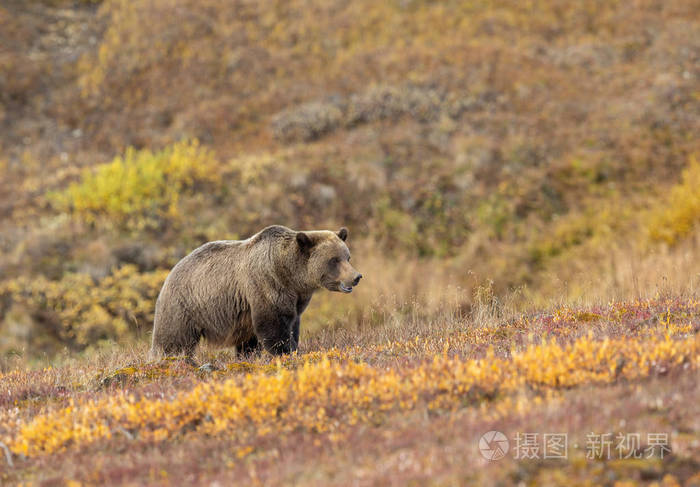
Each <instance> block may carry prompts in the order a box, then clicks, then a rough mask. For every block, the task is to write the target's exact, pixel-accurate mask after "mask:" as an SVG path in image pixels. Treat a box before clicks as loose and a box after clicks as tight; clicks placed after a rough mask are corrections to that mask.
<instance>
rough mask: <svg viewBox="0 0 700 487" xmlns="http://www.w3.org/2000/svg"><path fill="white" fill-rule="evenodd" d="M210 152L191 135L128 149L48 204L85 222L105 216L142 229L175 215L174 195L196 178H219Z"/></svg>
mask: <svg viewBox="0 0 700 487" xmlns="http://www.w3.org/2000/svg"><path fill="white" fill-rule="evenodd" d="M217 170H218V162H217V160H216V158H215V156H214V153H213V152H212V151H211V150H209V149H206V148H204V147H201V146H200V145H199V143H198V142H197V141H196V140H195V141H192V142H179V143H176V144H174V145H173V146H171V147H167V148H165V149H163V150H161V151H160V152H151V151H150V150H147V149H144V150H138V151H137V150H135V149H133V148H129V149H127V151H126V154H125V155H124V157H117V158H115V159H114V160H113V161H112V162H110V163H108V164H104V165H101V166H99V167H97V169H95V170H93V169H86V170H85V171H84V172H83V174H82V178H81V181H80V182H78V183H75V184H72V185H71V186H70V187H69V188H68V189H67V190H65V191H64V192H62V193H59V194H55V195H53V198H52V199H53V201H54V203H55V204H56V205H57V206H58V207H59V208H62V209H64V210H69V211H72V212H73V213H74V214H76V215H77V216H79V217H80V218H82V219H83V220H85V221H87V222H94V221H96V220H98V219H100V218H106V219H108V220H110V221H112V222H113V223H115V224H116V225H118V226H123V227H130V228H143V227H146V226H152V225H153V224H154V223H155V222H157V221H158V220H160V219H164V218H175V217H177V216H178V200H179V198H180V196H181V195H182V194H183V193H185V194H186V193H187V192H188V191H191V190H192V189H193V188H194V187H195V186H196V185H197V184H198V183H215V182H218V181H219V180H220V176H219V173H218V171H217Z"/></svg>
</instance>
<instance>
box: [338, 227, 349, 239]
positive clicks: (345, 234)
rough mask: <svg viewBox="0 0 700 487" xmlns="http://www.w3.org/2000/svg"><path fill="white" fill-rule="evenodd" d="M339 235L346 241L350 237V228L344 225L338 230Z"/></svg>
mask: <svg viewBox="0 0 700 487" xmlns="http://www.w3.org/2000/svg"><path fill="white" fill-rule="evenodd" d="M338 236H339V237H340V240H342V241H343V242H345V240H347V238H348V229H347V228H345V227H343V228H341V229H340V230H338Z"/></svg>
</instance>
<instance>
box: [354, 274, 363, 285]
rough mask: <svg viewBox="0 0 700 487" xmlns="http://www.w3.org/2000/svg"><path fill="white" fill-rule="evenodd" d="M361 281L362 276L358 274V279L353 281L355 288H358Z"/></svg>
mask: <svg viewBox="0 0 700 487" xmlns="http://www.w3.org/2000/svg"><path fill="white" fill-rule="evenodd" d="M360 279H362V274H358V275H357V277H356V278H355V280H354V281H352V285H353V286H357V285H358V284H359V283H360Z"/></svg>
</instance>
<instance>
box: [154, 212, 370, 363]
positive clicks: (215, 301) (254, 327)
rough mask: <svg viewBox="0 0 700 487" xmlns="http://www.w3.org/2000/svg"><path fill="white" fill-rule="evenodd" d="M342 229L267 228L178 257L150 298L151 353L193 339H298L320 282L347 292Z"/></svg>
mask: <svg viewBox="0 0 700 487" xmlns="http://www.w3.org/2000/svg"><path fill="white" fill-rule="evenodd" d="M347 237H348V231H347V229H346V228H341V229H340V231H338V232H331V231H326V230H320V231H308V232H306V231H305V232H297V231H294V230H290V229H289V228H286V227H283V226H278V225H275V226H271V227H267V228H265V229H264V230H262V231H261V232H259V233H257V234H255V235H253V236H252V237H250V238H248V239H246V240H220V241H216V242H209V243H206V244H204V245H202V246H201V247H199V248H197V249H196V250H194V251H192V253H190V254H189V255H187V256H186V257H184V258H183V259H182V260H180V262H178V263H177V264H176V265H175V267H173V270H172V271H171V272H170V274H169V275H168V277H167V279H166V280H165V283H164V284H163V288H162V289H161V291H160V294H159V295H158V300H157V301H156V314H155V321H154V324H153V341H152V345H151V353H152V354H154V355H156V356H157V355H159V354H161V353H165V354H169V355H171V354H180V353H184V354H185V355H188V356H189V355H191V354H192V353H193V351H194V349H195V347H196V346H197V343H198V342H199V340H200V338H202V337H204V338H206V339H207V341H209V342H211V343H215V344H219V345H223V346H235V347H236V348H237V349H238V350H239V351H242V352H244V353H245V352H249V351H252V350H255V349H258V348H259V347H260V346H261V345H262V347H264V348H265V350H267V351H268V352H270V353H272V354H283V353H290V352H293V351H295V350H296V349H297V346H298V344H299V325H300V318H301V314H302V313H303V312H304V310H305V309H306V307H307V306H308V304H309V301H310V300H311V296H312V295H313V293H314V292H315V291H317V290H319V289H321V288H324V287H325V288H326V289H328V290H330V291H340V292H344V293H349V292H352V288H353V286H356V285H357V284H358V283H359V282H360V279H361V278H362V275H361V274H360V273H359V272H357V271H356V270H355V269H354V268H353V267H352V265H350V251H349V250H348V247H347V245H345V240H346V239H347Z"/></svg>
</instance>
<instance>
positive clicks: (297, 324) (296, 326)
mask: <svg viewBox="0 0 700 487" xmlns="http://www.w3.org/2000/svg"><path fill="white" fill-rule="evenodd" d="M300 327H301V319H300V317H299V315H297V317H296V318H294V324H293V325H292V339H293V340H294V343H296V347H294V350H296V349H297V347H298V346H299V328H300Z"/></svg>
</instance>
